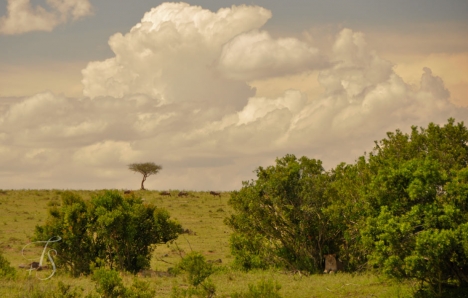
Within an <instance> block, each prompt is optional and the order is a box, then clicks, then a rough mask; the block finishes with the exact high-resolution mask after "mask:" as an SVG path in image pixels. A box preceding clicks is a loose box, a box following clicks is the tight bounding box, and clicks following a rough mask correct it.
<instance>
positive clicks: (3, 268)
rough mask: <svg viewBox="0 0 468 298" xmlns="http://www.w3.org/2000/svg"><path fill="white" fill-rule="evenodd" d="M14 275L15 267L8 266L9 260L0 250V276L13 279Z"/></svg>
mask: <svg viewBox="0 0 468 298" xmlns="http://www.w3.org/2000/svg"><path fill="white" fill-rule="evenodd" d="M15 277H16V269H15V268H13V267H11V266H10V262H8V260H7V259H6V258H5V257H4V256H3V254H2V252H1V251H0V278H4V279H13V278H15Z"/></svg>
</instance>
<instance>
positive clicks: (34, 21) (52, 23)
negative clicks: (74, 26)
mask: <svg viewBox="0 0 468 298" xmlns="http://www.w3.org/2000/svg"><path fill="white" fill-rule="evenodd" d="M7 2H8V4H7V15H6V16H3V17H1V18H0V34H5V35H16V34H22V33H26V32H31V31H52V30H53V29H54V28H55V27H57V26H58V25H59V24H62V23H65V22H67V21H68V20H70V19H71V20H74V21H75V20H78V19H80V18H83V17H85V16H88V15H90V14H91V13H92V6H91V4H90V3H89V0H47V1H46V3H47V5H48V9H45V8H44V7H42V6H40V5H35V6H34V5H32V4H31V1H30V0H8V1H7Z"/></svg>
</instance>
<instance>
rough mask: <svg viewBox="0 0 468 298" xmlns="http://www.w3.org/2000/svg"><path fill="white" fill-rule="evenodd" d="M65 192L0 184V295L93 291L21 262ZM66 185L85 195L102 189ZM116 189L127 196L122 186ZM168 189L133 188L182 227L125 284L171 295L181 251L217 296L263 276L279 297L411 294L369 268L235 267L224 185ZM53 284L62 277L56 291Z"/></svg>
mask: <svg viewBox="0 0 468 298" xmlns="http://www.w3.org/2000/svg"><path fill="white" fill-rule="evenodd" d="M63 192H64V191H63V190H0V249H1V254H2V255H3V257H4V258H5V259H6V260H7V261H8V262H9V263H10V265H11V267H14V268H15V269H16V271H17V274H16V277H15V278H1V277H0V297H71V296H72V295H71V294H70V295H69V296H66V292H67V291H66V290H63V289H64V287H63V286H65V288H66V289H68V292H70V293H71V292H73V290H76V289H80V291H79V293H80V295H82V296H83V297H84V296H86V295H89V294H91V295H92V294H94V295H95V294H96V285H95V282H94V281H93V280H92V278H91V277H90V276H80V277H71V276H70V275H69V274H68V273H67V272H65V271H64V270H63V269H62V268H60V267H58V268H57V271H56V272H55V274H54V275H53V276H52V277H51V278H49V279H47V280H41V279H40V278H46V277H47V276H49V275H50V274H51V273H52V270H51V269H45V270H42V271H31V272H30V271H29V270H27V269H22V268H19V266H20V265H21V264H28V263H30V262H32V261H39V258H40V256H41V253H42V251H43V249H44V247H43V246H41V245H37V246H35V245H29V246H27V247H26V248H25V246H26V245H27V244H28V243H30V242H31V241H32V239H33V236H34V230H35V226H37V225H43V224H44V223H45V221H46V220H47V217H48V210H49V208H51V207H52V206H59V205H60V202H61V195H62V194H63ZM72 192H74V193H76V194H78V195H80V196H81V197H82V198H83V199H85V200H86V199H90V198H91V197H93V196H94V195H96V194H98V193H102V192H103V191H99V190H96V191H85V190H75V191H72ZM119 192H120V193H121V194H122V196H125V195H124V193H123V190H119ZM170 193H171V196H163V195H161V194H160V191H149V190H146V191H134V192H133V193H132V194H131V195H132V196H136V197H140V198H142V199H143V200H144V203H145V204H154V205H156V206H157V207H160V208H164V209H166V210H167V211H168V212H169V214H170V216H171V218H172V219H175V220H177V221H178V222H179V223H180V224H181V225H182V227H183V229H184V230H185V231H186V232H185V233H183V234H180V235H179V236H178V238H177V239H176V240H174V241H170V242H168V243H165V244H158V245H157V247H156V249H155V250H154V252H153V254H152V259H151V271H147V272H146V274H137V275H133V274H130V273H124V272H120V273H119V274H120V277H121V279H122V281H123V283H124V284H125V285H129V284H131V283H132V282H134V281H135V279H137V280H141V281H144V282H145V283H147V284H148V285H149V287H150V289H151V290H152V291H154V294H155V297H171V296H174V292H177V289H187V288H188V287H189V282H188V280H187V275H186V274H183V273H181V274H176V275H169V274H166V273H167V272H168V270H169V271H170V268H171V267H174V266H176V264H177V263H178V262H180V261H181V259H182V258H183V257H184V256H185V255H187V254H189V253H190V252H199V253H200V254H201V255H203V256H204V257H205V259H206V260H207V262H210V263H211V264H213V266H214V270H213V273H212V274H211V276H210V279H211V280H212V283H213V284H214V287H215V294H214V296H216V297H231V296H233V293H247V292H248V290H249V286H252V285H255V284H258V283H259V282H262V281H271V282H274V283H276V284H277V285H279V286H280V289H279V291H278V292H277V294H279V295H280V296H281V297H412V296H413V294H414V289H415V287H416V285H415V284H414V283H412V282H411V281H405V282H397V281H393V280H389V279H386V278H384V277H381V276H379V275H377V274H372V273H369V272H367V273H357V274H348V273H340V272H339V273H337V274H316V275H307V274H303V273H300V272H288V271H284V270H280V269H270V270H252V271H248V272H246V271H243V270H240V269H237V268H236V267H235V266H233V260H234V258H233V256H232V255H231V253H230V247H229V236H230V234H231V232H232V231H231V230H230V229H229V227H227V226H226V225H225V224H224V219H225V218H226V217H227V216H229V215H230V214H232V212H233V210H232V209H231V207H230V206H229V204H228V200H229V199H230V193H229V192H223V193H221V196H220V197H218V196H212V195H210V193H209V192H195V191H189V192H188V193H189V195H188V196H186V197H184V196H182V197H179V196H177V194H178V193H179V191H178V190H171V191H170ZM44 240H47V239H44ZM49 265H50V264H49ZM59 284H61V285H62V290H61V292H60V291H59ZM59 292H60V293H61V294H60V293H59ZM54 293H55V294H54ZM76 293H78V292H76ZM51 295H53V296H51ZM60 295H61V296H60ZM241 296H242V295H241ZM97 297H99V296H97ZM237 297H239V296H237ZM249 297H250V296H249ZM258 297H269V296H268V295H266V296H258ZM275 297H277V296H275Z"/></svg>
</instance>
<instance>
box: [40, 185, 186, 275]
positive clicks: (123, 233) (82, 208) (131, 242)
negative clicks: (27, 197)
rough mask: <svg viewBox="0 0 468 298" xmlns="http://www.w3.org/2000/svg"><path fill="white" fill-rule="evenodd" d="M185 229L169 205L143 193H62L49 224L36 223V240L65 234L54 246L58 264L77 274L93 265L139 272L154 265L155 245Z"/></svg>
mask: <svg viewBox="0 0 468 298" xmlns="http://www.w3.org/2000/svg"><path fill="white" fill-rule="evenodd" d="M181 231H182V228H181V226H180V224H178V223H177V222H175V221H173V220H171V219H170V216H169V213H168V212H167V211H166V210H164V209H160V208H157V207H156V206H155V205H152V204H143V202H142V200H141V198H137V197H134V196H131V197H129V198H124V197H123V196H122V195H121V194H119V193H118V192H117V191H105V192H104V193H101V194H98V195H96V196H94V197H93V198H92V199H91V200H89V201H85V200H83V199H82V198H81V197H80V196H79V195H77V194H75V193H72V192H63V193H62V205H61V208H60V209H59V208H58V207H55V206H53V207H52V208H50V209H49V217H48V219H47V221H46V223H45V224H44V225H43V226H36V231H35V239H36V240H44V239H49V238H50V237H52V236H60V237H61V238H62V240H61V241H59V242H56V243H52V244H51V247H53V248H55V249H56V250H57V257H56V261H57V264H58V265H59V266H60V265H62V266H64V267H65V268H67V269H68V270H69V271H70V272H71V273H72V274H73V275H74V276H78V275H80V274H89V273H91V267H92V265H93V264H94V265H97V266H101V265H105V266H108V267H110V268H112V269H118V270H126V271H130V272H133V273H136V272H138V271H139V270H141V269H144V268H147V267H149V262H150V259H151V253H152V251H153V250H154V248H155V246H154V244H158V243H166V242H168V241H170V240H173V239H176V238H177V235H178V233H180V232H181Z"/></svg>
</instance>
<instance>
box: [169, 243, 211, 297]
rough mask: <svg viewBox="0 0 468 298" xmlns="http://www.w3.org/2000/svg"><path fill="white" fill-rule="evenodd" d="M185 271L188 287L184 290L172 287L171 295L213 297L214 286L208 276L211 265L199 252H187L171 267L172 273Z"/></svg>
mask: <svg viewBox="0 0 468 298" xmlns="http://www.w3.org/2000/svg"><path fill="white" fill-rule="evenodd" d="M181 272H185V273H187V279H188V282H189V284H190V287H189V288H188V289H186V290H184V289H179V288H178V287H173V289H172V297H191V296H192V295H195V296H198V297H214V296H215V294H216V287H215V285H214V284H213V282H212V281H211V280H210V279H209V278H208V277H209V276H210V275H211V274H212V273H213V265H212V264H210V263H208V262H207V261H206V259H205V257H204V256H203V255H202V254H200V253H199V252H191V253H189V254H187V255H186V256H185V257H184V258H182V260H181V261H180V262H179V263H178V264H177V266H176V267H175V268H174V269H173V273H175V274H179V273H181Z"/></svg>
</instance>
